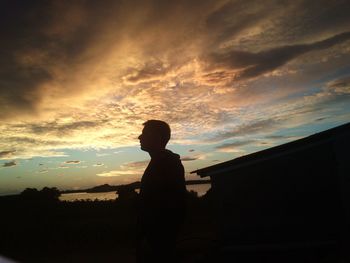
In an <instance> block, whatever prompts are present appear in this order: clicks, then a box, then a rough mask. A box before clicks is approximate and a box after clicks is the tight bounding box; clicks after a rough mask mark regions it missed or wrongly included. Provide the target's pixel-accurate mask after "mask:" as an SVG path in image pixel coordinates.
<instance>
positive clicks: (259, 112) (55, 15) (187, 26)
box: [0, 0, 350, 194]
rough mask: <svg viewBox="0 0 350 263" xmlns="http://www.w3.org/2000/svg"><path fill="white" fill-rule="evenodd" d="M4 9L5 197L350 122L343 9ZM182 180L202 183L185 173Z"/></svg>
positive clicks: (0, 160) (339, 4) (303, 0)
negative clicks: (162, 135)
mask: <svg viewBox="0 0 350 263" xmlns="http://www.w3.org/2000/svg"><path fill="white" fill-rule="evenodd" d="M263 3H264V4H262V2H261V1H246V0H242V1H227V0H224V1H220V0H200V1H199V0H198V1H195V0H193V1H189V0H186V1H181V0H179V1H165V0H158V1H156V0H149V1H148V0H144V1H133V0H125V1H118V0H116V1H88V0H81V1H79V0H75V1H68V0H67V1H13V0H9V1H2V2H1V9H0V10H1V11H0V13H1V15H0V20H1V23H0V34H1V41H0V54H1V55H0V132H1V136H0V194H9V193H16V192H19V191H22V190H23V189H24V188H26V187H36V188H41V187H43V186H50V187H52V186H56V187H58V188H60V189H79V188H85V187H90V186H95V185H98V184H103V183H109V184H119V183H128V182H133V181H135V180H139V179H140V177H141V175H142V171H143V169H144V168H145V166H146V165H147V161H148V160H149V156H148V155H147V154H146V153H144V152H142V151H141V150H140V149H139V142H138V140H137V137H138V135H139V134H140V132H141V130H142V123H143V122H145V121H146V120H148V119H161V120H165V121H167V122H168V123H169V124H170V126H171V127H172V140H171V143H170V145H169V149H171V150H173V151H175V152H177V153H179V154H180V155H181V156H182V159H183V163H184V165H185V168H186V172H187V173H189V172H190V171H192V170H194V169H197V168H202V167H206V166H209V165H213V164H215V163H219V162H222V161H226V160H230V159H233V158H235V157H238V156H241V155H245V154H248V153H251V152H255V151H258V150H262V149H265V148H268V147H272V146H274V145H278V144H282V143H285V142H288V141H291V140H295V139H298V138H301V137H304V136H307V135H310V134H313V133H316V132H319V131H322V130H325V129H328V128H331V127H335V126H337V125H340V124H343V123H346V122H348V121H349V120H350V16H349V13H350V2H349V1H348V0H344V1H341V0H339V1H329V0H324V1H322V0H320V1H309V0H293V1H277V0H276V1H273V0H267V1H264V2H263ZM186 176H187V178H188V179H194V178H196V177H195V176H194V175H189V174H187V175H186Z"/></svg>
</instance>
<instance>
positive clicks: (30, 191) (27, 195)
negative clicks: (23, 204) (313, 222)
mask: <svg viewBox="0 0 350 263" xmlns="http://www.w3.org/2000/svg"><path fill="white" fill-rule="evenodd" d="M60 195H61V193H60V191H59V190H58V189H57V188H56V187H52V188H49V187H44V188H43V189H41V190H40V191H38V190H37V189H36V188H26V189H25V190H23V191H22V192H21V194H20V196H21V198H23V199H25V200H40V201H58V198H59V196H60Z"/></svg>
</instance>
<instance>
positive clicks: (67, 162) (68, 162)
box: [64, 160, 80, 164]
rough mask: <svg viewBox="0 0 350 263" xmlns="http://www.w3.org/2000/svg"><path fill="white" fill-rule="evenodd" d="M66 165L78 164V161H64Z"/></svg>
mask: <svg viewBox="0 0 350 263" xmlns="http://www.w3.org/2000/svg"><path fill="white" fill-rule="evenodd" d="M64 163H66V164H78V163H80V161H77V160H74V161H65V162H64Z"/></svg>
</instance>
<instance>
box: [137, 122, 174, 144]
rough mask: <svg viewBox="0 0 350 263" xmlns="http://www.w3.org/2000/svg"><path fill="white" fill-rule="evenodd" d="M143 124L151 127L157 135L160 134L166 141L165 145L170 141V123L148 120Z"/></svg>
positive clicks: (163, 140) (164, 141)
mask: <svg viewBox="0 0 350 263" xmlns="http://www.w3.org/2000/svg"><path fill="white" fill-rule="evenodd" d="M143 126H145V127H147V128H149V129H151V130H152V131H153V132H154V134H155V135H156V136H159V137H160V138H161V140H162V142H163V143H164V146H165V145H166V144H167V143H168V141H169V140H170V136H171V130H170V126H169V124H167V123H166V122H165V121H160V120H148V121H146V122H145V123H143Z"/></svg>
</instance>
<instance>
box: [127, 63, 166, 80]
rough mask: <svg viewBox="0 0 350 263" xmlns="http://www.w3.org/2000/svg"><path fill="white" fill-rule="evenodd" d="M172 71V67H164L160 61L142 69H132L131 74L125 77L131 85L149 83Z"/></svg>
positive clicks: (148, 64)
mask: <svg viewBox="0 0 350 263" xmlns="http://www.w3.org/2000/svg"><path fill="white" fill-rule="evenodd" d="M170 69H171V67H170V66H166V65H164V64H163V63H162V62H160V61H157V62H153V63H152V62H150V63H147V64H146V65H145V66H143V67H142V68H141V69H130V73H129V74H128V75H127V76H126V77H125V80H126V81H127V82H128V83H131V84H138V83H141V82H147V81H151V80H154V79H156V78H157V77H161V76H163V75H165V74H166V73H167V72H169V70H170Z"/></svg>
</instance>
